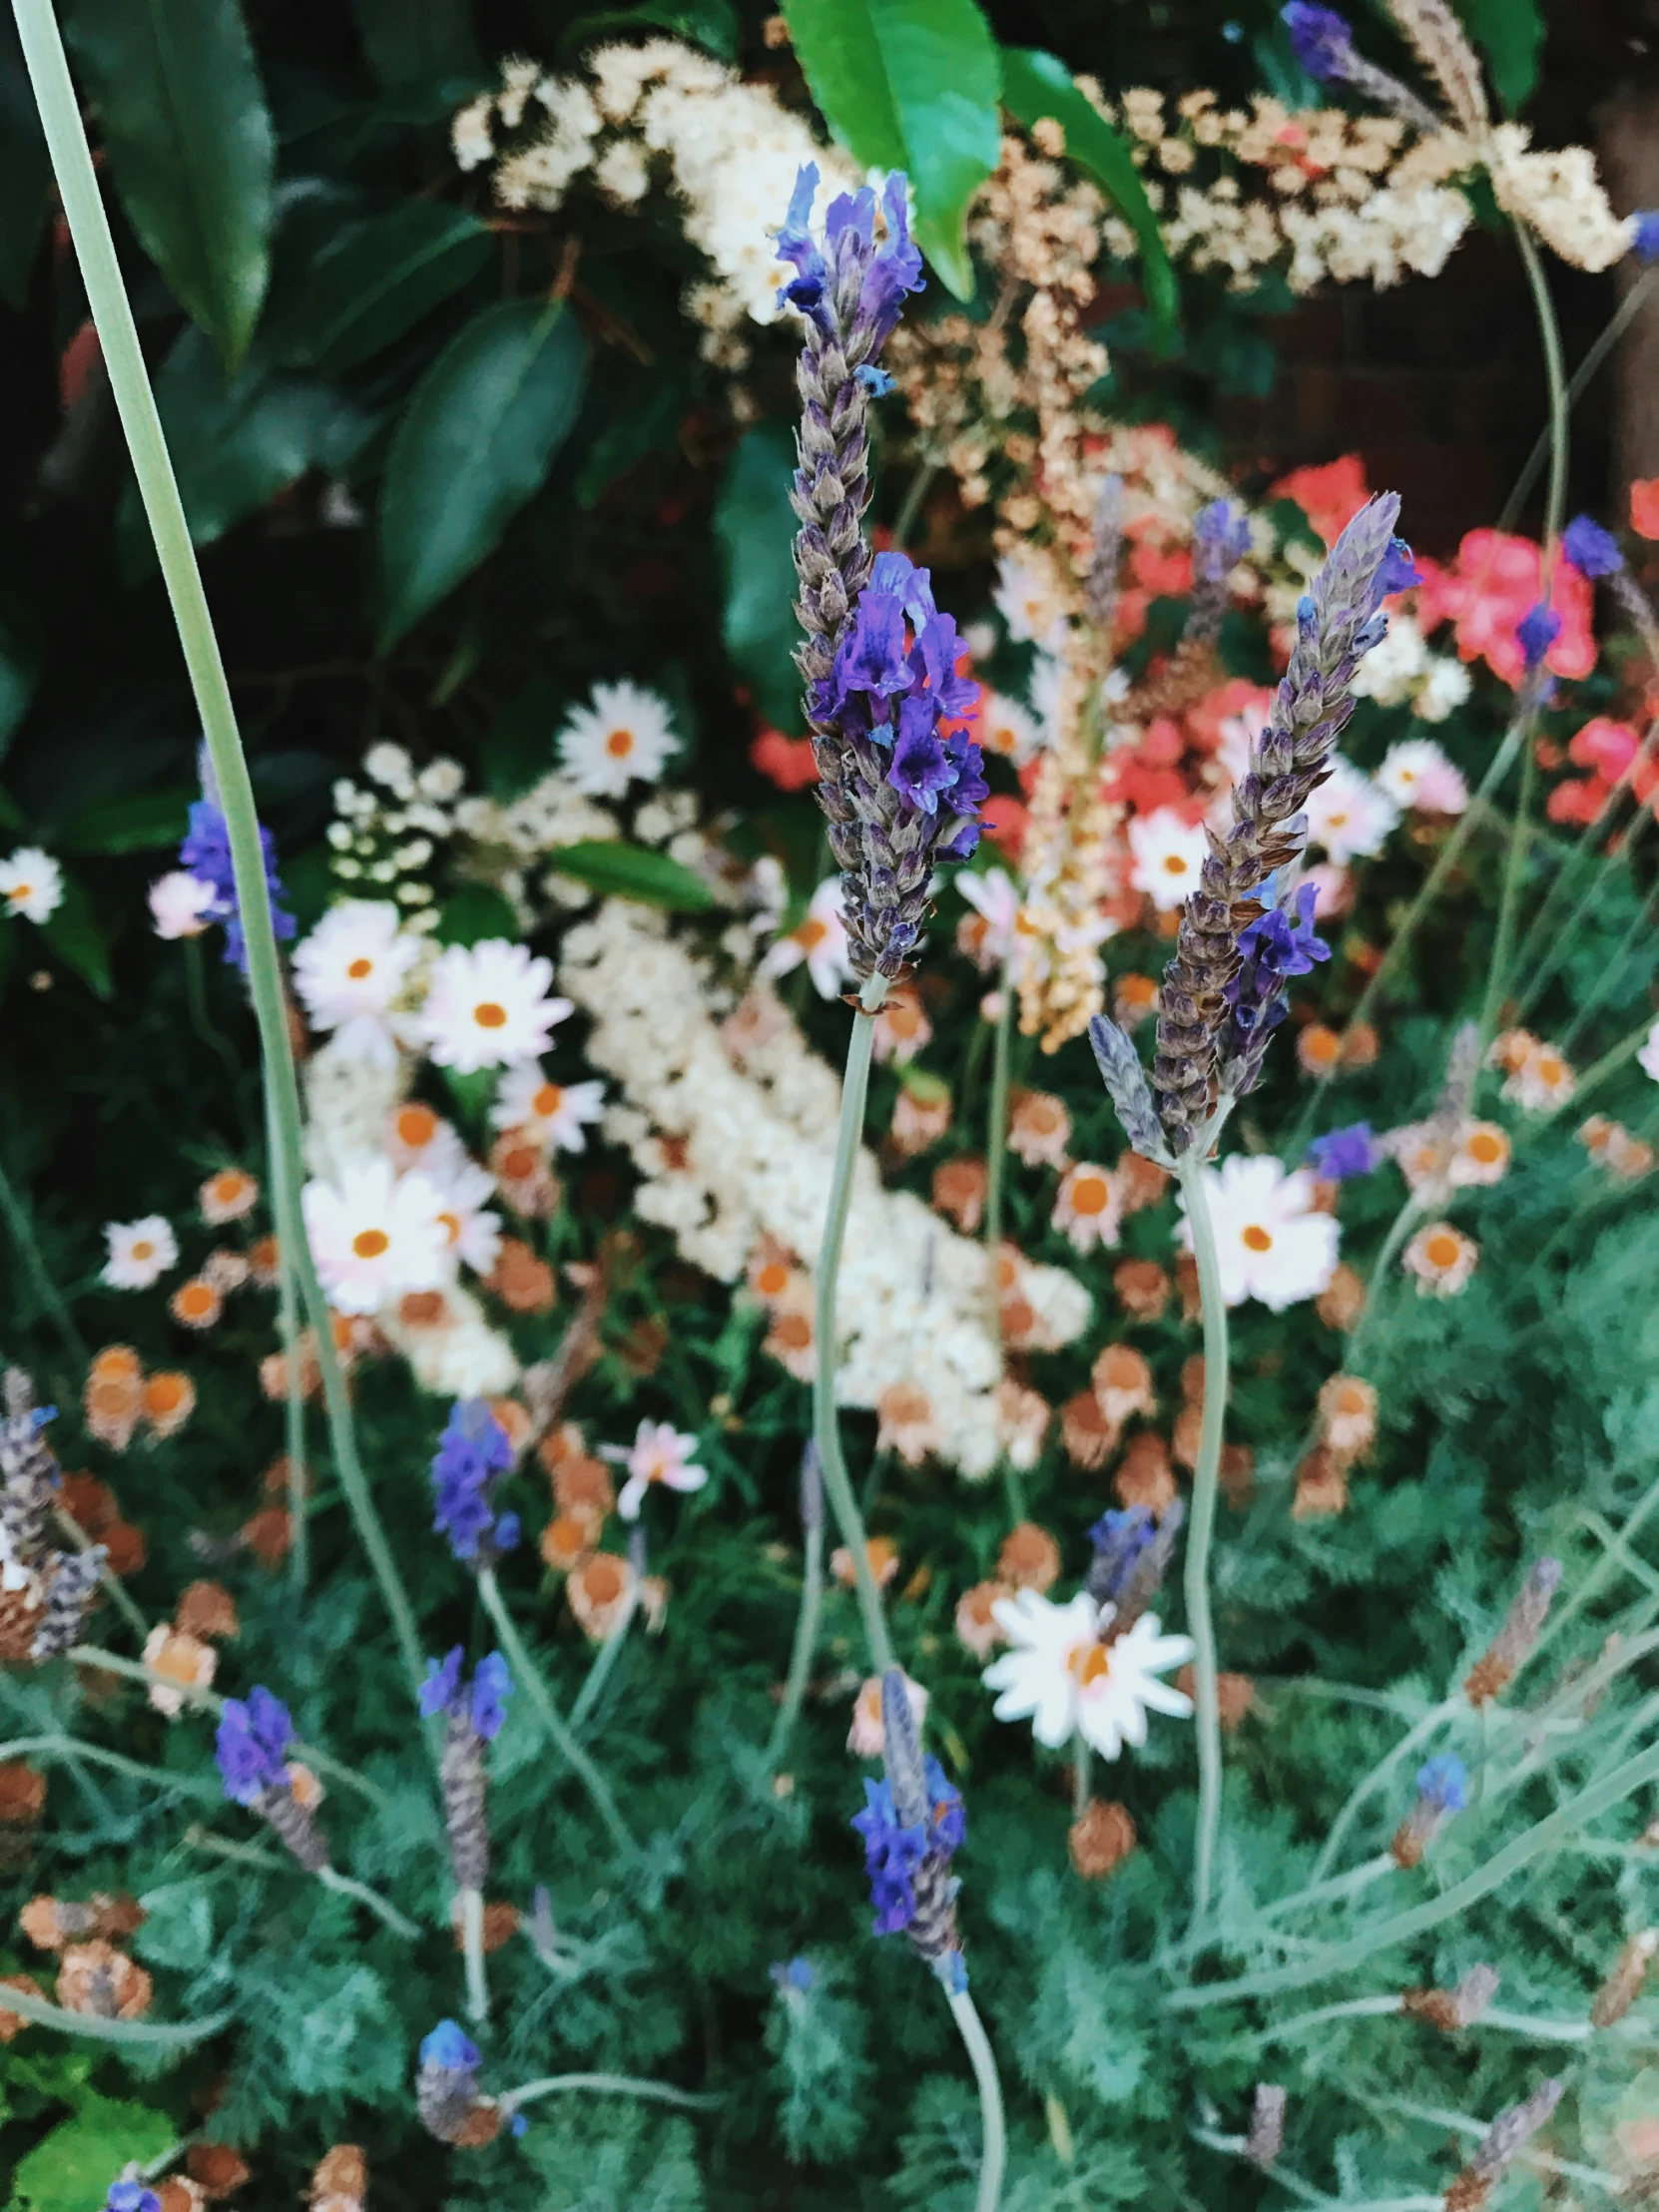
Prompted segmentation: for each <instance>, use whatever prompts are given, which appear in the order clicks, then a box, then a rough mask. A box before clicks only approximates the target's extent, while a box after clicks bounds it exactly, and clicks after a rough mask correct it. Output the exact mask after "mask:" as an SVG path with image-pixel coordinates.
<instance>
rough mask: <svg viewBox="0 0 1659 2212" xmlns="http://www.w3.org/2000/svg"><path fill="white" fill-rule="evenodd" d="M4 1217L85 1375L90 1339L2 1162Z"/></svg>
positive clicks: (34, 1285) (44, 1308)
mask: <svg viewBox="0 0 1659 2212" xmlns="http://www.w3.org/2000/svg"><path fill="white" fill-rule="evenodd" d="M0 1216H4V1218H5V1223H6V1229H7V1232H8V1234H9V1235H10V1237H11V1240H12V1243H13V1245H14V1246H15V1247H16V1250H17V1256H18V1258H19V1259H20V1260H21V1261H22V1263H23V1272H24V1274H25V1275H26V1276H27V1277H28V1278H29V1284H30V1288H31V1289H32V1290H33V1292H34V1294H35V1297H36V1299H37V1300H38V1301H39V1303H40V1310H41V1312H42V1313H43V1314H46V1315H49V1316H50V1318H51V1320H52V1323H53V1325H54V1327H55V1328H56V1330H57V1332H58V1335H59V1336H60V1337H61V1338H62V1339H63V1341H64V1345H65V1348H66V1349H67V1351H68V1353H69V1356H70V1358H71V1359H72V1360H73V1361H74V1362H75V1364H76V1366H77V1367H78V1368H79V1369H80V1371H81V1373H82V1374H83V1375H84V1374H85V1373H86V1370H87V1368H88V1366H89V1365H90V1363H91V1359H92V1355H91V1354H90V1353H89V1352H88V1350H87V1344H86V1339H85V1338H84V1337H83V1336H82V1335H81V1332H80V1330H79V1329H77V1328H76V1326H75V1317H74V1315H73V1314H72V1313H71V1312H70V1311H69V1306H68V1302H67V1301H66V1300H65V1298H64V1295H63V1293H62V1292H61V1291H60V1290H59V1289H58V1286H57V1285H56V1283H54V1282H53V1280H52V1274H51V1270H50V1269H49V1268H48V1267H47V1265H46V1262H45V1261H44V1260H43V1259H42V1257H41V1251H40V1247H39V1245H38V1244H36V1242H35V1229H34V1223H33V1222H32V1221H31V1220H30V1219H29V1209H28V1207H27V1206H26V1205H25V1204H24V1202H23V1200H22V1199H21V1198H19V1196H18V1195H17V1193H16V1191H14V1190H13V1189H12V1186H11V1179H10V1177H9V1176H8V1175H7V1174H6V1171H5V1167H4V1165H3V1164H0Z"/></svg>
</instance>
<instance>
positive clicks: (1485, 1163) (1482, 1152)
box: [1469, 1129, 1505, 1168]
mask: <svg viewBox="0 0 1659 2212" xmlns="http://www.w3.org/2000/svg"><path fill="white" fill-rule="evenodd" d="M1504 1151H1505V1146H1504V1142H1503V1139H1502V1138H1501V1137H1499V1136H1496V1135H1494V1133H1493V1132H1492V1131H1491V1130H1490V1129H1477V1130H1476V1131H1475V1133H1474V1135H1473V1136H1472V1137H1471V1138H1470V1139H1469V1158H1470V1159H1471V1160H1478V1161H1479V1163H1480V1165H1481V1166H1482V1167H1485V1168H1489V1167H1491V1166H1493V1165H1494V1164H1495V1163H1496V1162H1497V1161H1499V1160H1501V1159H1502V1157H1503V1154H1504Z"/></svg>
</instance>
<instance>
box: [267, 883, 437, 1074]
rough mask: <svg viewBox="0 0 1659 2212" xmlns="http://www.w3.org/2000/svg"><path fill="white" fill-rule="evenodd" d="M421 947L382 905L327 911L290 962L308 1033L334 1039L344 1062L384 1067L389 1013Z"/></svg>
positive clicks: (392, 1051)
mask: <svg viewBox="0 0 1659 2212" xmlns="http://www.w3.org/2000/svg"><path fill="white" fill-rule="evenodd" d="M420 952H421V946H420V942H419V940H418V938H416V937H413V936H411V935H410V934H409V933H408V932H407V931H406V930H405V929H404V928H403V927H402V925H401V917H400V916H399V913H398V910H397V908H396V907H395V906H394V905H393V904H392V902H391V900H390V899H385V898H348V899H346V900H345V901H344V903H343V904H341V905H338V906H333V907H330V909H329V910H328V912H327V913H325V914H324V915H323V917H322V919H321V920H320V921H319V922H318V923H317V925H316V927H315V928H314V929H313V930H312V931H311V933H310V935H309V936H308V937H307V938H306V939H305V940H304V942H303V943H302V944H301V945H300V946H299V948H298V950H297V951H296V952H295V953H294V955H293V987H294V989H295V990H296V991H297V992H298V994H299V998H300V1000H301V1002H302V1003H303V1005H304V1008H305V1013H306V1017H307V1018H308V1020H309V1022H310V1025H311V1027H312V1028H313V1029H316V1030H323V1031H328V1030H331V1031H332V1032H333V1034H334V1038H335V1041H336V1043H337V1044H338V1045H339V1047H340V1049H341V1051H342V1052H344V1053H345V1054H346V1055H347V1056H348V1057H350V1058H352V1059H365V1060H373V1061H376V1062H377V1063H378V1064H379V1065H380V1066H382V1067H390V1066H391V1065H392V1064H393V1063H394V1061H395V1059H396V1056H397V1044H398V1022H397V1018H396V1016H395V1014H394V1012H393V1008H394V1007H395V1006H396V1004H397V1002H398V1000H399V998H400V997H401V996H402V995H403V993H404V991H405V989H406V987H407V985H408V980H409V970H410V969H411V968H412V967H413V966H414V964H415V962H416V961H417V960H418V959H419V957H420Z"/></svg>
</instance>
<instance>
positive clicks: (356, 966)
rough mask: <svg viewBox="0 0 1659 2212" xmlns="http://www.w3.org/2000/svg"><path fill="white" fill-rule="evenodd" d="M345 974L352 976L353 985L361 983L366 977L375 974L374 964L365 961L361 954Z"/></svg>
mask: <svg viewBox="0 0 1659 2212" xmlns="http://www.w3.org/2000/svg"><path fill="white" fill-rule="evenodd" d="M345 972H346V974H347V975H349V976H350V978H351V980H352V982H353V983H360V982H361V981H362V979H363V977H364V976H365V975H372V974H373V973H374V962H373V961H372V960H365V959H364V958H363V957H362V955H361V954H360V953H359V954H358V956H357V958H356V959H354V960H353V961H352V963H351V965H350V966H349V967H348V968H347V969H346V971H345Z"/></svg>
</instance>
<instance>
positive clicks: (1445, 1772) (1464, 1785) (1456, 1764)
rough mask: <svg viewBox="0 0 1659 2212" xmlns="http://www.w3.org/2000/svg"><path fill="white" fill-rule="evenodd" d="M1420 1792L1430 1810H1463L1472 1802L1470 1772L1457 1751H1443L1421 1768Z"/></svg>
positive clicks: (1419, 1771) (1447, 1811) (1455, 1811)
mask: <svg viewBox="0 0 1659 2212" xmlns="http://www.w3.org/2000/svg"><path fill="white" fill-rule="evenodd" d="M1417 1795H1418V1797H1419V1798H1420V1799H1421V1800H1422V1802H1423V1804H1424V1805H1426V1806H1427V1807H1428V1808H1429V1809H1430V1811H1432V1812H1435V1813H1461V1812H1462V1811H1463V1810H1464V1808H1465V1807H1466V1806H1467V1804H1468V1802H1469V1771H1468V1769H1467V1767H1465V1766H1464V1764H1463V1762H1462V1760H1461V1759H1459V1758H1458V1757H1457V1754H1456V1753H1455V1752H1453V1751H1442V1752H1439V1753H1438V1754H1437V1755H1436V1756H1435V1757H1434V1758H1432V1759H1427V1760H1424V1762H1423V1764H1422V1765H1421V1766H1420V1767H1419V1768H1418V1769H1417Z"/></svg>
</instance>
